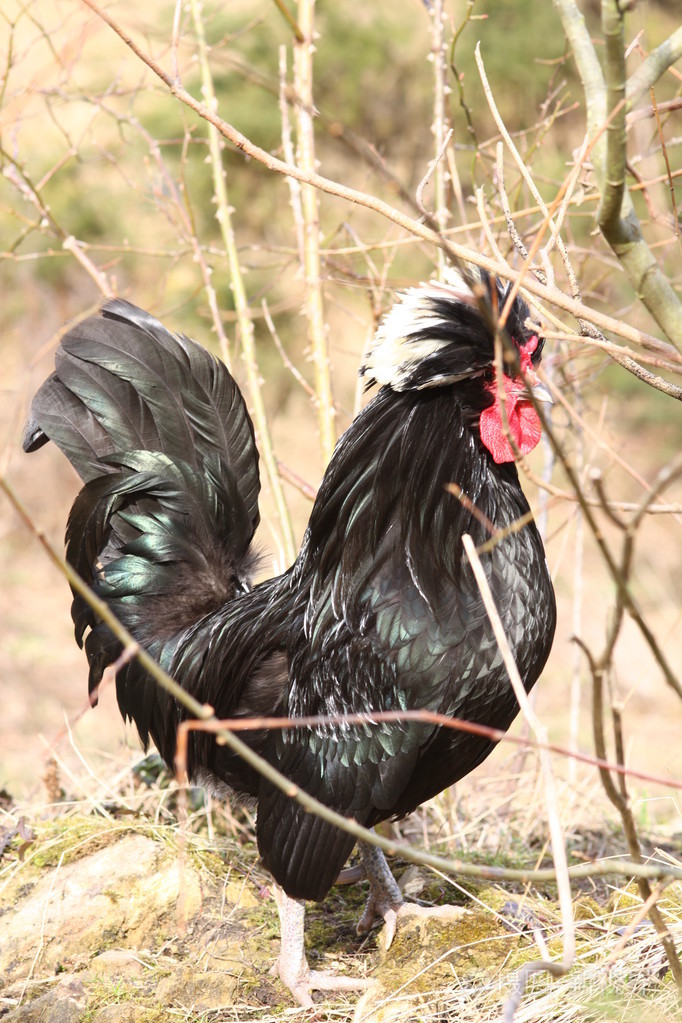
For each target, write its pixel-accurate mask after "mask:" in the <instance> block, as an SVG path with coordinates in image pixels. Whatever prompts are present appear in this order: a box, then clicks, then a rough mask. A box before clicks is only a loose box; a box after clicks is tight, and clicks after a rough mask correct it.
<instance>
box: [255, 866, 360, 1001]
mask: <svg viewBox="0 0 682 1023" xmlns="http://www.w3.org/2000/svg"><path fill="white" fill-rule="evenodd" d="M273 892H274V895H275V901H276V902H277V909H278V910H279V922H280V937H281V944H280V952H279V961H278V963H277V971H278V973H279V977H280V980H281V981H282V983H283V984H286V986H287V987H288V988H289V990H290V991H291V993H292V995H293V996H294V998H295V999H296V1001H297V1002H298V1004H299V1005H302V1006H304V1007H305V1008H309V1007H310V1006H311V1005H314V1002H313V999H312V997H311V994H310V992H311V991H357V990H359V989H361V988H366V987H368V986H369V984H370V981H369V980H361V979H359V978H356V977H336V976H334V974H332V973H325V972H322V971H320V970H311V969H310V967H309V966H308V960H307V959H306V956H305V946H304V927H305V903H304V902H301V901H299V900H298V899H291V898H289V896H288V895H287V894H286V892H285V891H284V890H283V889H282V888H280V886H279V885H278V884H277V883H276V882H275V883H273Z"/></svg>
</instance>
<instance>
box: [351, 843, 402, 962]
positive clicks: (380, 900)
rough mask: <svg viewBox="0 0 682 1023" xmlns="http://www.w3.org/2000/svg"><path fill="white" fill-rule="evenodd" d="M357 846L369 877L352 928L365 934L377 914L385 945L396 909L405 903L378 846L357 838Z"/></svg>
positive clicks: (392, 929)
mask: <svg viewBox="0 0 682 1023" xmlns="http://www.w3.org/2000/svg"><path fill="white" fill-rule="evenodd" d="M358 848H359V849H360V853H361V855H362V865H363V867H364V869H365V876H366V878H367V880H368V881H369V898H368V899H367V905H366V906H365V911H364V913H363V914H362V916H361V917H360V919H359V921H358V925H357V928H356V930H357V932H358V934H368V933H369V931H370V929H371V927H372V924H373V923H374V921H375V919H376V918H377V916H381V917H383V918H384V923H385V925H386V929H385V931H384V943H385V947H386V948H387V949H389V948H390V947H391V942H392V941H393V938H394V937H395V930H396V927H397V925H398V912H399V911H400V909H401V908H402V906H404V905H405V900H404V899H403V893H402V892H401V891H400V888H399V887H398V883H397V881H396V879H395V878H394V876H393V874H392V873H391V868H390V867H389V865H388V863H387V862H386V857H385V856H384V854H383V852H382V851H381V849H379V847H378V846H376V845H368V844H367V843H365V842H358Z"/></svg>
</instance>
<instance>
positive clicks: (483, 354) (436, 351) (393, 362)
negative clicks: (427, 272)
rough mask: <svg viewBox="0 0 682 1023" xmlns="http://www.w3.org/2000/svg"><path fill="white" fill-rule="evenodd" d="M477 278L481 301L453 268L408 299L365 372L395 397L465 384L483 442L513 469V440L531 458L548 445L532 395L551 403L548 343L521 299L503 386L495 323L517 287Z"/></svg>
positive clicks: (375, 345) (390, 316)
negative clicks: (543, 375)
mask: <svg viewBox="0 0 682 1023" xmlns="http://www.w3.org/2000/svg"><path fill="white" fill-rule="evenodd" d="M469 275H470V278H471V280H472V282H473V283H474V284H475V285H476V284H478V285H480V286H479V287H476V292H478V294H475V293H474V291H473V290H472V288H471V287H470V286H469V284H468V283H467V281H466V280H465V279H464V277H463V276H462V275H461V274H460V273H459V272H457V271H456V270H452V269H451V270H448V271H447V273H446V277H445V280H444V281H443V282H442V283H441V282H439V281H430V282H429V283H428V284H422V285H420V286H419V287H417V288H410V289H409V290H408V291H405V292H403V293H402V294H401V295H400V298H399V301H398V302H397V303H396V304H395V305H394V306H393V308H392V309H391V310H390V312H389V313H387V315H386V316H385V317H384V319H383V321H382V323H381V324H380V326H379V329H378V330H377V333H376V335H375V337H374V340H373V342H372V344H371V346H370V348H369V351H368V353H367V358H366V361H365V364H364V366H363V367H362V369H361V373H362V375H364V376H365V377H366V378H367V380H368V383H369V384H372V383H377V384H381V385H385V386H388V387H391V388H392V389H393V390H394V391H409V390H418V391H423V390H425V389H426V388H434V387H445V386H448V385H452V384H461V385H462V388H460V389H459V391H460V394H461V398H462V399H463V401H464V403H465V404H466V405H467V407H468V408H469V409H470V411H471V412H472V413H473V414H475V416H476V417H477V418H478V426H479V430H480V435H481V441H482V442H483V444H484V445H485V447H486V448H487V449H488V451H489V452H490V453H491V455H492V457H493V459H494V460H495V461H496V462H498V463H500V462H511V461H513V459H514V457H515V451H514V448H513V446H512V444H511V443H510V440H509V433H510V434H511V436H512V438H513V440H514V443H515V445H516V447H517V448H518V450H519V451H520V452H521V454H524V455H525V454H527V453H528V452H529V451H532V449H533V448H534V447H535V445H536V444H537V443H538V441H539V440H540V434H541V426H540V418H539V416H538V414H537V412H536V410H535V406H534V405H533V403H532V401H531V400H530V397H529V389H531V390H532V391H533V394H534V397H535V399H536V400H540V401H551V398H550V395H549V392H548V391H547V389H546V388H545V386H544V385H543V384H541V383H540V381H539V380H538V378H537V375H536V369H537V366H538V365H539V362H540V358H541V354H542V347H543V345H544V340H543V339H542V338H539V337H538V335H537V333H534V332H533V331H532V330H531V329H530V328H529V327H528V326H527V325H526V323H527V320H528V319H529V317H530V310H529V308H528V305H527V304H526V302H525V301H524V300H523V298H522V297H521V296H520V295H517V296H516V298H515V299H514V303H513V305H512V308H511V311H510V314H509V316H508V317H507V321H506V334H507V338H508V339H511V348H510V346H509V345H507V346H506V347H505V350H504V353H503V359H504V365H505V367H506V368H505V372H504V373H503V374H502V381H501V382H498V380H497V376H496V373H495V327H494V323H495V320H496V318H497V316H498V314H499V313H500V312H501V310H502V309H503V307H504V304H505V301H506V298H507V294H508V291H509V288H510V287H511V285H506V284H503V283H502V281H501V280H500V279H499V278H497V277H491V275H490V274H488V273H487V272H486V271H485V270H480V269H478V268H477V267H474V266H471V267H470V268H469ZM502 387H504V406H505V412H506V419H507V422H508V426H509V431H507V429H506V428H505V425H504V418H505V417H504V415H503V413H502V401H501V393H502Z"/></svg>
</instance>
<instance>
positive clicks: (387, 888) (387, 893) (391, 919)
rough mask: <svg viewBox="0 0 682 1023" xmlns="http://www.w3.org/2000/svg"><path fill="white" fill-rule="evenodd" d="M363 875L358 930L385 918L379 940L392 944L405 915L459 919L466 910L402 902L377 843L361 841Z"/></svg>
mask: <svg viewBox="0 0 682 1023" xmlns="http://www.w3.org/2000/svg"><path fill="white" fill-rule="evenodd" d="M360 851H361V853H362V859H363V866H364V869H365V876H366V877H367V879H368V880H369V899H368V900H367V905H366V906H365V911H364V913H363V914H362V916H361V917H360V920H359V921H358V925H357V928H356V929H357V932H358V934H367V933H368V932H369V930H370V928H371V927H372V925H373V923H374V921H375V920H376V918H377V917H378V916H380V917H383V919H384V924H385V926H384V931H383V934H382V944H383V947H384V949H385V950H386V951H388V949H389V948H390V947H391V944H392V942H393V939H394V937H395V933H396V930H397V927H398V924H399V923H400V922H401V921H404V920H406V919H407V918H408V917H417V916H418V917H422V918H423V919H425V920H426V919H428V918H431V919H433V918H435V919H440V920H443V921H453V920H459V919H460V918H461V917H462V916H463V915H464V914H465V913H466V912H467V910H466V909H462V908H461V907H459V906H420V905H418V904H417V903H415V902H405V900H404V899H403V895H402V892H401V891H400V888H399V887H398V883H397V881H396V880H395V878H394V877H393V874H392V873H391V870H390V867H389V866H388V863H387V862H386V858H385V856H384V854H383V852H382V851H381V849H379V848H378V847H377V846H372V845H365V844H364V843H361V844H360Z"/></svg>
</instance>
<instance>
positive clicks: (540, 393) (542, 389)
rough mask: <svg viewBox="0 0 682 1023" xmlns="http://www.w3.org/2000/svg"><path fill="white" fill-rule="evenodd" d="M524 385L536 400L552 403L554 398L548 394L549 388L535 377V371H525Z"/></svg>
mask: <svg viewBox="0 0 682 1023" xmlns="http://www.w3.org/2000/svg"><path fill="white" fill-rule="evenodd" d="M526 385H527V390H528V392H529V393H530V394H532V396H533V398H534V399H535V400H536V401H544V402H547V404H548V405H553V404H554V398H553V397H552V395H551V394H550V392H549V388H548V387H547V385H546V384H543V383H542V382H541V381H540V380H539V379H538V378H537V376H536V375H535V373H533V374H531V373H526Z"/></svg>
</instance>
